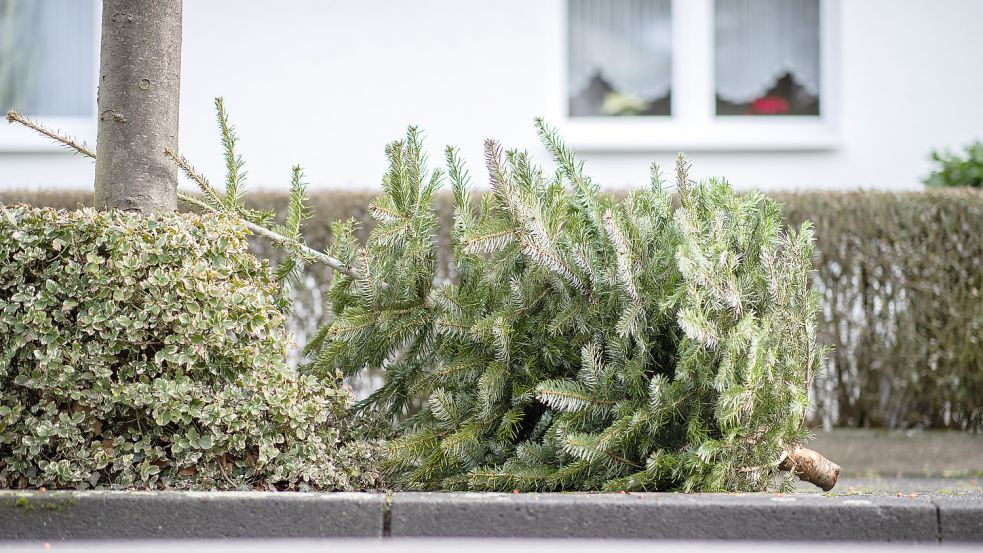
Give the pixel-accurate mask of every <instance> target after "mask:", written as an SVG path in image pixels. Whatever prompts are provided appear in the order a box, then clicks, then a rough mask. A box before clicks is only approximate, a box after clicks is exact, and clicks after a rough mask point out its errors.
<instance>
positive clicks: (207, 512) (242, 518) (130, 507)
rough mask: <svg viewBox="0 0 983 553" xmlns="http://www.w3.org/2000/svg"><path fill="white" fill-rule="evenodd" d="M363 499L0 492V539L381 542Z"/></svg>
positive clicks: (377, 498)
mask: <svg viewBox="0 0 983 553" xmlns="http://www.w3.org/2000/svg"><path fill="white" fill-rule="evenodd" d="M385 503H386V497H385V496H384V495H383V494H360V493H331V494H316V493H265V492H112V491H105V492H103V491H98V492H61V491H59V492H47V493H17V492H0V540H45V541H55V540H97V539H117V540H119V539H168V540H171V539H196V538H198V539H203V538H327V537H375V538H378V537H381V536H382V520H383V514H384V510H385Z"/></svg>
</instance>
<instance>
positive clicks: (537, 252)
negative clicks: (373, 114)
mask: <svg viewBox="0 0 983 553" xmlns="http://www.w3.org/2000/svg"><path fill="white" fill-rule="evenodd" d="M537 127H538V130H539V132H540V135H541V137H542V139H543V142H544V144H545V145H546V147H547V148H548V149H549V150H550V151H551V152H552V154H553V156H554V157H555V160H556V162H557V166H558V171H557V172H556V174H554V175H546V174H544V172H543V171H541V170H540V169H538V168H537V167H535V166H534V165H533V164H532V162H531V161H530V159H529V157H528V155H527V154H526V153H525V152H520V151H508V152H505V153H504V154H503V152H502V151H501V149H500V148H499V146H498V145H497V144H496V143H494V142H491V141H489V142H487V143H486V156H487V166H488V171H489V174H490V177H491V186H492V191H491V193H490V194H487V195H485V196H484V197H483V198H482V199H481V200H480V202H477V203H478V205H477V206H476V205H475V202H473V201H472V199H471V197H470V195H469V193H468V180H469V178H468V174H467V172H466V171H465V170H464V168H463V167H462V165H461V163H460V161H459V159H458V157H457V154H456V152H455V151H454V150H453V149H448V151H447V162H448V167H449V169H448V176H449V179H450V181H451V183H452V186H453V191H454V196H455V201H456V212H455V223H454V232H453V235H454V262H455V268H456V271H457V278H456V279H455V282H448V283H436V284H435V283H434V272H435V267H436V244H435V241H434V240H435V239H434V234H435V232H434V231H435V228H436V225H437V222H436V216H435V214H434V211H433V207H432V202H433V199H434V195H435V194H436V192H437V190H438V188H439V187H440V185H441V183H442V181H443V180H444V175H443V174H442V173H441V172H440V171H430V170H429V169H428V168H427V166H426V160H425V156H424V155H423V154H422V152H421V144H420V138H419V136H418V134H417V132H416V131H415V130H414V129H411V130H410V131H409V133H408V136H407V138H406V140H405V141H399V142H395V143H393V144H391V145H390V146H389V147H388V148H387V151H386V153H387V156H388V158H389V162H390V168H389V171H388V173H387V174H386V176H385V178H384V181H383V188H384V194H383V195H382V196H380V197H379V198H378V199H377V200H376V201H375V202H374V203H373V205H372V206H371V213H372V216H373V217H374V218H375V219H376V220H377V221H378V224H377V226H376V227H375V228H374V229H373V231H372V233H371V235H370V238H369V240H368V242H367V243H366V244H365V245H364V246H362V247H360V246H359V245H358V244H357V242H356V240H355V238H354V230H355V228H354V227H355V225H354V223H353V222H346V223H338V224H336V225H335V227H334V237H335V238H334V243H333V245H332V249H331V251H330V252H329V253H330V254H331V255H332V256H334V257H336V258H338V259H339V260H340V261H341V262H342V263H343V264H344V266H346V267H347V268H348V269H349V270H348V271H346V272H343V273H339V274H337V276H336V278H335V279H334V281H333V283H332V286H331V291H330V302H331V308H332V310H333V312H334V314H335V319H334V320H333V322H332V323H331V324H330V325H328V326H326V327H324V328H323V329H322V330H321V332H319V334H318V335H317V336H316V338H315V339H314V340H313V341H312V342H311V343H310V344H309V346H308V352H309V353H310V354H312V362H311V363H310V364H309V365H307V366H305V367H303V369H302V370H304V371H307V372H310V373H314V374H320V375H324V376H331V375H334V374H337V371H341V372H342V373H343V374H345V375H346V376H354V375H356V374H358V373H359V372H361V371H363V370H365V369H366V368H376V369H382V370H384V372H385V382H384V383H383V385H382V386H381V387H380V388H379V389H378V390H377V391H376V392H375V393H374V394H372V396H371V397H369V398H368V399H367V400H365V401H364V402H362V404H361V405H360V408H362V409H379V410H381V411H384V412H385V413H387V414H388V416H389V417H390V418H391V419H392V420H393V421H394V424H395V425H396V429H397V434H398V437H396V438H395V439H393V440H392V441H391V442H390V451H389V461H388V465H387V470H388V474H389V477H390V479H391V483H392V484H394V485H396V486H401V487H405V488H410V489H476V490H512V489H520V490H596V489H604V490H663V489H682V490H689V491H712V490H733V491H742V490H748V491H750V490H762V489H766V488H768V487H769V486H770V485H771V484H772V482H773V481H774V479H775V478H774V477H775V476H776V475H777V474H778V473H779V471H780V470H789V471H790V474H789V475H787V476H786V477H785V478H784V479H783V480H782V482H781V486H782V487H788V486H789V485H790V484H791V482H792V480H793V475H795V474H798V475H799V476H800V477H802V478H803V479H806V480H809V481H811V482H814V483H816V484H817V485H819V486H821V487H823V488H824V489H829V488H831V487H832V485H833V483H835V480H836V475H837V473H838V471H839V468H838V467H836V466H835V465H834V464H832V463H829V462H828V461H826V460H825V459H824V458H822V457H821V456H819V455H818V454H815V452H811V451H808V450H803V449H802V448H801V447H800V444H801V443H802V442H804V441H805V439H806V438H807V437H808V436H807V435H808V432H807V431H806V430H805V429H804V427H803V420H804V416H805V413H806V409H807V406H808V388H809V383H810V382H811V380H812V377H813V375H814V374H815V371H816V370H817V369H818V367H820V365H821V363H822V358H823V355H824V350H823V348H822V347H819V346H817V344H816V339H815V319H816V314H817V310H818V302H817V298H816V297H815V293H814V292H811V291H810V290H809V288H808V273H809V271H810V270H811V267H812V261H811V258H812V231H811V228H810V227H809V226H808V225H805V226H803V228H801V229H800V230H798V231H784V230H783V229H782V225H781V212H780V208H779V206H778V205H777V204H776V203H775V202H773V201H772V200H769V199H767V198H765V197H763V196H761V195H759V194H755V193H752V194H746V195H737V194H735V193H733V192H732V191H731V189H730V187H729V186H728V185H727V184H726V183H725V182H723V181H713V180H712V181H709V182H705V183H700V184H696V183H693V182H691V181H690V180H689V178H688V176H687V164H686V162H685V161H684V160H683V159H682V158H680V160H679V162H678V164H677V174H676V191H675V192H676V194H677V196H678V201H679V206H678V208H677V207H674V202H673V196H672V195H671V194H670V193H669V192H668V191H666V189H665V188H664V187H663V183H662V181H661V179H660V176H659V173H658V170H657V169H656V168H653V172H652V185H651V187H650V188H648V189H645V190H638V191H634V192H632V193H631V194H630V195H629V196H628V197H627V198H626V199H624V200H623V201H616V200H614V199H611V198H609V197H605V196H603V195H601V194H600V192H599V188H598V186H597V185H596V184H594V183H593V182H592V181H591V180H590V179H589V178H588V177H587V176H585V175H584V173H583V171H582V165H581V164H580V163H578V162H577V161H576V160H575V158H574V156H573V154H572V152H571V151H570V150H568V149H567V148H566V147H565V146H564V145H563V144H562V142H561V141H560V139H559V138H558V137H557V135H556V134H555V133H554V131H552V130H551V129H549V128H548V127H547V126H546V125H545V124H544V123H542V122H541V121H537Z"/></svg>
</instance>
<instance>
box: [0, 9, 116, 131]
mask: <svg viewBox="0 0 983 553" xmlns="http://www.w3.org/2000/svg"><path fill="white" fill-rule="evenodd" d="M95 10H96V2H95V0H0V109H2V110H3V111H4V112H6V110H9V109H17V110H19V111H22V112H24V113H26V114H28V115H48V116H89V115H92V113H93V105H94V103H95V88H96V83H95V81H94V75H95V72H96V66H95V64H96V63H97V60H96V54H95V52H96V49H97V47H98V45H97V44H96V40H97V37H96V26H95V23H94V17H95Z"/></svg>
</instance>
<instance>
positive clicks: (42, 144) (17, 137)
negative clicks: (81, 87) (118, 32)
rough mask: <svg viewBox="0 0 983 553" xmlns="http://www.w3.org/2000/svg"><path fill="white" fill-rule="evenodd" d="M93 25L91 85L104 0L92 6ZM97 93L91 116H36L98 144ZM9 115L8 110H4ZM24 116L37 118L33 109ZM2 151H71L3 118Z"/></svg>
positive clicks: (95, 79) (47, 124) (94, 82)
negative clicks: (8, 122) (33, 113)
mask: <svg viewBox="0 0 983 553" xmlns="http://www.w3.org/2000/svg"><path fill="white" fill-rule="evenodd" d="M91 24H92V26H93V29H95V33H94V34H93V35H92V36H93V37H95V40H93V43H94V44H93V45H92V48H93V58H92V59H93V60H95V63H94V64H93V65H94V66H93V72H92V86H96V87H97V86H98V84H99V48H100V41H101V36H102V1H101V0H97V1H96V2H95V9H93V10H92V22H91ZM96 98H97V95H96V94H93V95H92V106H91V108H92V109H91V115H88V116H68V117H51V116H47V115H42V116H38V117H37V121H38V123H41V124H42V125H44V126H45V127H47V128H49V129H53V130H57V131H58V132H59V133H62V134H67V135H69V136H72V137H74V138H77V139H80V140H83V141H85V142H87V143H88V144H89V145H90V146H91V145H92V144H95V141H96V131H97V129H98V117H97V113H98V105H97V99H96ZM4 115H6V114H4ZM22 115H24V116H27V117H30V118H32V119H34V118H35V117H34V115H32V114H30V113H24V114H22ZM0 152H2V153H53V152H64V153H66V154H70V153H72V152H70V151H69V150H67V149H66V148H65V147H64V146H61V145H59V144H56V143H55V142H54V141H52V140H51V139H49V138H45V137H43V136H40V135H39V134H38V133H36V132H34V131H32V130H30V129H28V128H25V127H23V126H22V125H18V124H7V122H6V121H3V122H2V124H0Z"/></svg>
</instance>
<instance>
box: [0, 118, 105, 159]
mask: <svg viewBox="0 0 983 553" xmlns="http://www.w3.org/2000/svg"><path fill="white" fill-rule="evenodd" d="M31 119H32V120H35V121H36V122H38V123H40V124H42V125H44V126H45V128H48V129H51V130H53V131H55V132H57V133H58V134H61V135H68V136H71V137H72V138H74V139H76V140H79V141H81V142H85V143H86V144H88V145H89V146H90V147H91V146H92V145H93V144H95V139H96V129H97V123H96V119H95V117H37V118H35V117H31ZM0 153H65V154H73V153H74V152H72V151H71V150H69V149H68V148H67V147H65V146H63V145H61V144H59V143H57V142H55V141H54V140H52V139H50V138H47V137H45V136H41V135H40V134H38V133H37V132H35V131H33V130H31V129H29V128H27V127H24V126H23V125H20V124H17V123H6V122H5V124H0Z"/></svg>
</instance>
